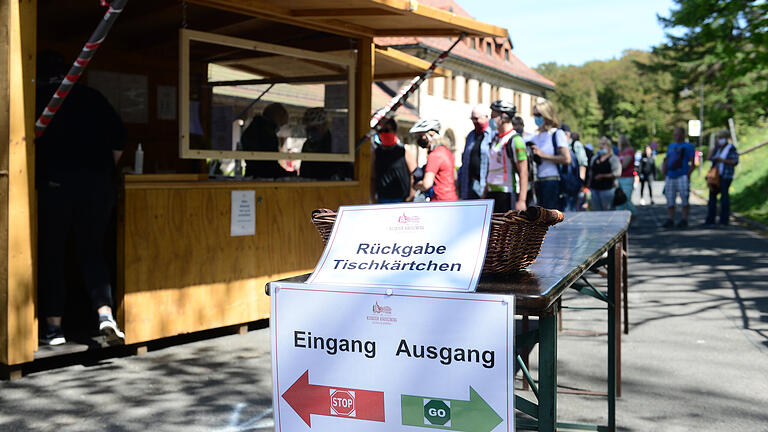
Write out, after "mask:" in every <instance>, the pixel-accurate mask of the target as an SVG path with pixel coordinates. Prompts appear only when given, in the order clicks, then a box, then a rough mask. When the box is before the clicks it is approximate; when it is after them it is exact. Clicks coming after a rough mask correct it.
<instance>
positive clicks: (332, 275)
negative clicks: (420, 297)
mask: <svg viewBox="0 0 768 432" xmlns="http://www.w3.org/2000/svg"><path fill="white" fill-rule="evenodd" d="M492 212H493V201H492V200H473V201H459V202H439V203H428V204H414V203H409V204H391V205H374V206H371V205H368V206H344V207H340V208H339V212H338V214H337V216H336V223H335V224H334V227H333V231H332V232H331V235H330V237H329V239H328V244H327V245H326V248H325V251H324V252H323V255H322V257H321V258H320V261H319V262H318V264H317V267H316V268H315V271H314V272H313V273H312V275H311V276H310V277H309V279H308V280H307V283H311V284H332V285H344V286H369V287H379V288H381V287H385V288H386V287H390V288H406V289H433V290H455V291H474V290H475V289H476V288H477V281H478V280H479V278H480V273H481V271H482V267H483V260H484V259H485V249H486V246H487V244H488V233H489V231H490V221H491V214H492Z"/></svg>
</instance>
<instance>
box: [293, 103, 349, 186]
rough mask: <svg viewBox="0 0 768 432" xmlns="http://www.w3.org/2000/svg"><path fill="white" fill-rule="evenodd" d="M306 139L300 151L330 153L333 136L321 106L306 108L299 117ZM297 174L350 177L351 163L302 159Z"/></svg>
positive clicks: (317, 177) (320, 178)
mask: <svg viewBox="0 0 768 432" xmlns="http://www.w3.org/2000/svg"><path fill="white" fill-rule="evenodd" d="M301 122H302V123H303V124H304V131H305V132H306V133H307V140H306V141H304V145H303V146H302V148H301V152H302V153H332V151H333V138H332V137H331V129H330V127H329V126H328V113H327V112H326V111H325V109H324V108H322V107H314V108H308V109H307V110H306V111H304V115H303V116H302V118H301ZM299 176H300V177H304V178H311V179H317V180H344V179H346V178H351V177H352V164H351V163H347V162H317V161H309V160H307V161H303V162H302V163H301V168H299Z"/></svg>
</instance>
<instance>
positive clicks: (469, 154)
mask: <svg viewBox="0 0 768 432" xmlns="http://www.w3.org/2000/svg"><path fill="white" fill-rule="evenodd" d="M490 117H491V110H490V109H489V108H488V107H487V106H485V105H477V106H475V107H474V108H472V113H471V114H470V117H469V119H470V120H472V124H473V125H474V129H473V130H471V131H470V132H469V134H467V139H466V142H465V145H464V153H462V155H461V168H459V194H460V197H461V199H478V198H481V197H482V196H483V193H484V192H485V181H486V178H487V176H488V150H489V148H490V144H491V139H492V138H493V132H492V131H491V128H490V127H489V122H490Z"/></svg>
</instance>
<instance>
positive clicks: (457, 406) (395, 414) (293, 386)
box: [270, 282, 515, 432]
mask: <svg viewBox="0 0 768 432" xmlns="http://www.w3.org/2000/svg"><path fill="white" fill-rule="evenodd" d="M270 291H271V295H272V298H271V306H272V310H271V312H272V313H271V316H270V332H271V341H272V384H273V398H274V399H273V406H274V416H275V431H276V432H301V431H307V432H309V431H312V432H318V431H320V432H323V431H333V432H337V431H356V432H391V431H400V430H412V428H410V427H407V426H415V427H422V428H442V429H451V430H457V431H475V432H491V431H497V432H498V431H511V430H514V385H513V384H514V364H515V353H514V343H513V338H514V328H515V320H514V304H513V298H512V297H505V296H500V295H494V294H477V293H471V294H470V293H458V292H441V293H437V292H434V291H421V290H409V291H399V293H398V292H395V293H392V294H391V295H387V293H386V292H387V291H388V290H386V289H381V288H369V289H365V290H362V289H358V288H352V287H339V286H333V287H329V286H318V285H308V284H301V283H281V282H273V283H271V284H270ZM389 292H390V293H391V290H389ZM413 430H419V429H413Z"/></svg>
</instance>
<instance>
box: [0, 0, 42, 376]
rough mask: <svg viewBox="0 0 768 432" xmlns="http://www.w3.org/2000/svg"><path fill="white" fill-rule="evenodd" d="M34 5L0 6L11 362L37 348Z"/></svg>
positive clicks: (3, 308) (0, 234) (3, 355)
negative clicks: (34, 260) (32, 134)
mask: <svg viewBox="0 0 768 432" xmlns="http://www.w3.org/2000/svg"><path fill="white" fill-rule="evenodd" d="M35 7H36V2H34V1H31V0H24V1H20V2H4V3H3V5H2V6H0V22H2V23H3V25H2V35H0V45H2V48H0V49H1V50H2V51H0V58H1V59H2V60H0V65H1V66H0V101H4V103H0V105H2V111H0V134H2V137H3V138H0V142H2V143H3V144H2V148H0V207H1V208H2V210H0V250H2V252H0V254H2V256H1V258H2V259H1V260H0V261H1V262H2V263H1V264H0V293H1V294H0V315H1V316H2V318H0V330H1V331H0V361H2V362H3V363H5V364H9V365H14V364H19V363H24V362H28V361H31V360H32V358H33V353H34V350H35V349H36V348H37V337H36V336H37V331H36V325H35V323H36V321H35V285H34V281H35V277H34V273H35V272H34V266H33V254H34V250H35V248H34V245H33V243H34V233H33V227H34V226H35V224H34V223H33V219H32V218H33V217H34V212H33V207H32V202H33V194H34V187H33V184H32V178H33V174H34V171H33V164H34V161H33V160H32V153H33V148H32V144H31V143H32V140H28V139H27V137H29V136H31V135H28V134H29V133H30V132H31V127H30V125H31V123H30V122H29V119H31V118H33V115H34V102H32V101H33V100H34V97H33V94H34V90H33V87H32V84H31V82H32V81H31V79H32V78H33V76H34V74H33V72H32V71H34V64H35V63H34V52H35V51H34V37H35V33H34V25H33V24H34V20H35ZM6 139H7V141H6ZM6 142H7V143H8V144H7V145H6V144H5V143H6Z"/></svg>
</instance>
